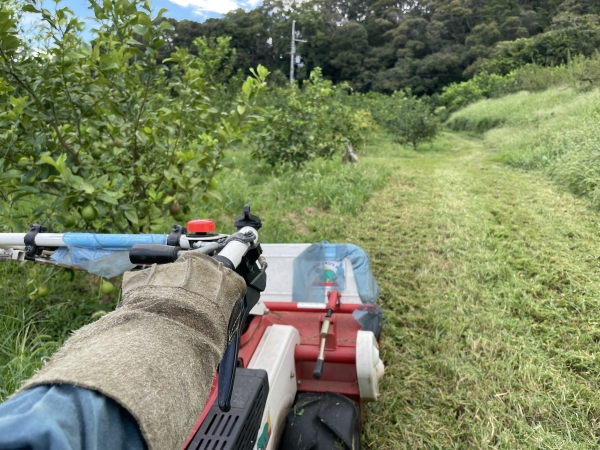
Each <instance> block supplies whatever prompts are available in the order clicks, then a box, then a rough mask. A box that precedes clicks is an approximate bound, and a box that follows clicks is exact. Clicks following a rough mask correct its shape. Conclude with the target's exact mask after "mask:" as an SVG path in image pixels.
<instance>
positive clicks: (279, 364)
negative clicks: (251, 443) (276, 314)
mask: <svg viewBox="0 0 600 450" xmlns="http://www.w3.org/2000/svg"><path fill="white" fill-rule="evenodd" d="M298 344H300V334H299V333H298V330H296V328H294V327H292V326H289V325H271V326H270V327H268V328H267V329H266V330H265V333H264V334H263V337H262V339H261V340H260V343H259V344H258V347H257V348H256V351H255V352H254V355H252V359H251V360H250V364H248V368H249V369H263V370H266V371H267V374H268V378H269V396H268V398H267V404H266V405H265V412H264V414H263V418H262V422H261V425H260V428H259V430H258V439H257V445H256V446H255V447H254V448H255V449H257V448H258V445H259V444H262V443H264V442H265V436H267V439H268V445H267V447H266V450H275V449H276V448H277V445H278V444H279V439H280V438H281V433H282V432H283V429H284V427H285V416H286V414H287V412H288V410H289V409H290V408H291V406H292V404H293V403H294V398H295V397H296V391H297V385H296V383H297V379H296V366H295V364H294V351H295V349H296V345H298ZM261 448H263V447H261Z"/></svg>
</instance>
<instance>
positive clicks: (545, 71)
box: [439, 54, 600, 131]
mask: <svg viewBox="0 0 600 450" xmlns="http://www.w3.org/2000/svg"><path fill="white" fill-rule="evenodd" d="M599 73H600V54H595V55H593V56H592V57H591V58H585V57H583V56H577V57H575V58H573V59H571V60H570V61H569V62H568V63H566V64H562V65H560V66H554V67H543V66H539V65H537V64H528V65H526V66H524V67H521V68H519V69H515V70H513V71H512V72H511V73H509V74H507V75H504V76H500V75H497V74H488V73H481V74H479V75H476V76H475V77H473V78H472V79H470V80H469V81H464V82H462V83H454V84H451V85H450V86H447V87H445V88H444V92H443V93H442V95H441V96H440V98H439V99H440V101H441V103H442V105H443V106H444V107H445V109H446V111H447V112H450V113H452V112H455V111H457V110H459V109H460V108H464V107H465V106H467V105H469V104H471V103H474V102H476V101H478V100H481V99H485V98H498V97H502V96H504V95H507V94H511V93H515V92H519V91H523V90H525V91H532V92H537V91H543V90H546V89H548V88H551V87H554V86H565V87H567V86H568V87H577V88H580V89H587V88H590V87H593V86H596V85H597V84H598V82H599V81H600V76H599V75H598V74H599ZM459 122H460V120H459V119H458V118H455V119H454V120H453V121H452V123H451V126H452V127H453V128H454V129H457V130H458V129H463V127H462V126H461V125H460V124H459ZM496 125H498V123H496V122H490V123H489V124H487V125H483V128H482V129H483V131H485V130H487V129H489V128H493V127H494V126H496ZM466 126H467V127H468V124H466ZM471 131H473V130H471ZM479 131H481V130H479Z"/></svg>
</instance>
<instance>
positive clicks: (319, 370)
mask: <svg viewBox="0 0 600 450" xmlns="http://www.w3.org/2000/svg"><path fill="white" fill-rule="evenodd" d="M322 375H323V360H322V359H317V363H316V364H315V368H314V370H313V378H314V379H316V380H319V379H321V376H322Z"/></svg>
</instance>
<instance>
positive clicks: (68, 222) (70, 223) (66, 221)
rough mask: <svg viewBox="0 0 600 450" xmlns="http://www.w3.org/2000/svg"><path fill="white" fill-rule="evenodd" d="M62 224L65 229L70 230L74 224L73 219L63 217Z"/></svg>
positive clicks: (71, 217)
mask: <svg viewBox="0 0 600 450" xmlns="http://www.w3.org/2000/svg"><path fill="white" fill-rule="evenodd" d="M63 223H64V225H65V227H67V228H71V227H73V226H75V223H76V221H75V217H73V216H67V217H65V219H64V221H63Z"/></svg>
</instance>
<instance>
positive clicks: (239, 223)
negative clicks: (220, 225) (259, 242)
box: [235, 205, 262, 231]
mask: <svg viewBox="0 0 600 450" xmlns="http://www.w3.org/2000/svg"><path fill="white" fill-rule="evenodd" d="M244 227H252V228H254V229H255V230H256V231H258V230H260V229H261V227H262V220H260V217H258V216H255V215H253V214H250V205H244V213H243V214H242V215H241V216H237V217H236V218H235V228H236V229H237V230H238V231H239V230H241V229H242V228H244Z"/></svg>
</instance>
